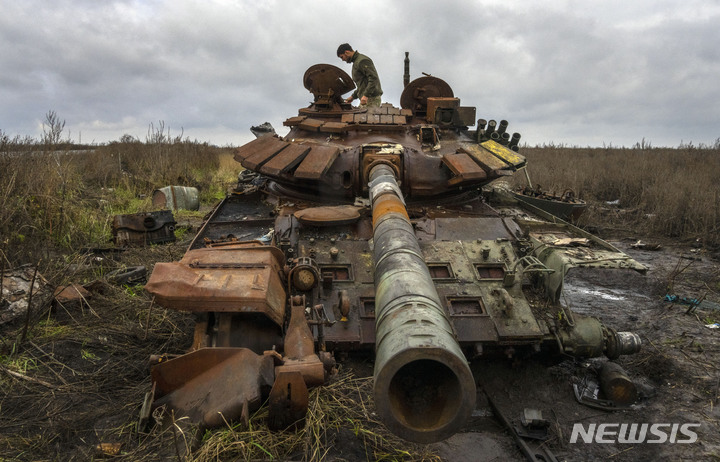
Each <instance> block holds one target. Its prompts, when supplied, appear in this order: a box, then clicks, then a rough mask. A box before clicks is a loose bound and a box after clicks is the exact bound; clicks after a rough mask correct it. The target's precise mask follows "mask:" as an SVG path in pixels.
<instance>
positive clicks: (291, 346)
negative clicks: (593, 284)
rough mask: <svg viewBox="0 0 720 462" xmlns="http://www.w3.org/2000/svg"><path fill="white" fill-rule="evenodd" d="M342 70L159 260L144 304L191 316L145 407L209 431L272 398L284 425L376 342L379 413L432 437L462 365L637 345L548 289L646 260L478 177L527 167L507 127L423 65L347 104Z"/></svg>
mask: <svg viewBox="0 0 720 462" xmlns="http://www.w3.org/2000/svg"><path fill="white" fill-rule="evenodd" d="M338 71H339V69H337V68H335V67H334V66H330V65H318V66H313V67H311V68H310V69H309V70H308V72H307V73H306V75H305V77H304V83H305V85H306V88H308V89H309V90H310V91H311V93H312V94H313V96H314V101H313V103H312V104H311V105H310V106H309V107H304V108H301V109H299V110H298V115H297V116H292V117H290V118H288V119H287V120H286V121H285V122H284V125H285V126H287V127H290V131H289V133H288V134H287V135H286V136H285V137H282V138H281V137H278V136H275V135H266V136H263V137H262V138H258V139H257V140H254V141H252V142H250V143H248V144H246V145H245V146H242V147H240V148H238V149H237V150H236V153H235V159H236V160H237V161H238V162H240V163H241V164H242V165H243V166H244V167H246V168H248V169H249V170H245V171H243V172H242V173H241V175H240V178H239V182H238V185H237V187H236V188H235V191H236V192H235V193H233V194H231V195H229V196H228V197H226V198H225V199H224V200H223V201H222V202H221V203H220V204H219V205H218V206H217V207H216V209H215V210H213V212H212V213H211V214H210V215H209V216H208V218H207V219H206V222H205V223H204V224H203V226H202V228H201V229H200V231H199V232H198V234H197V236H196V237H195V239H194V240H193V242H192V243H191V244H190V248H189V250H188V251H187V253H186V254H185V256H184V257H183V258H182V260H180V261H179V262H175V263H158V264H156V266H155V269H154V271H153V274H152V276H151V277H150V280H149V282H148V284H147V289H148V290H149V291H150V292H151V293H152V294H153V295H154V296H155V301H156V303H159V304H160V305H162V306H164V307H166V308H171V309H177V310H186V311H191V312H194V313H195V315H196V316H197V321H196V327H195V330H194V336H193V343H192V345H191V350H192V353H190V354H189V355H188V357H187V358H186V356H181V357H180V358H176V359H173V360H171V361H167V362H161V363H160V364H159V365H157V366H155V367H154V368H153V381H154V383H155V386H156V388H157V390H158V393H157V395H158V398H157V399H156V400H155V401H156V405H158V403H160V404H162V403H168V405H171V406H173V407H174V408H177V409H178V410H179V411H181V412H184V413H186V414H188V415H192V417H193V419H195V420H196V421H200V422H204V423H206V424H207V423H219V421H218V420H217V418H216V416H217V415H218V414H217V412H222V413H223V416H225V417H227V416H233V417H231V418H234V419H236V420H244V419H245V418H246V416H247V415H248V412H249V409H251V408H252V407H253V406H255V404H254V403H256V402H257V399H268V400H269V401H268V402H269V414H270V417H269V422H268V423H269V425H271V426H272V427H273V428H277V429H285V428H287V427H292V426H294V425H296V424H298V423H299V422H302V419H303V416H304V414H305V411H306V409H307V405H308V402H307V400H308V398H307V396H308V388H310V387H313V386H318V385H322V384H323V383H325V381H326V380H327V378H328V376H329V374H331V373H332V371H333V369H334V364H335V360H334V357H333V354H334V353H338V352H342V353H343V355H344V354H352V353H353V352H355V351H362V352H364V353H368V352H375V353H376V364H375V367H376V376H375V402H376V405H377V409H376V412H377V414H378V415H379V416H380V417H381V418H382V420H383V421H384V422H385V423H386V424H387V425H388V427H389V428H390V429H391V430H392V431H394V432H395V433H396V434H398V435H400V436H402V437H403V438H406V439H409V440H412V441H419V442H432V441H437V440H440V439H442V438H445V437H447V436H449V435H451V434H452V433H454V432H456V431H458V430H460V429H462V427H463V425H464V423H465V420H466V418H467V416H468V415H469V414H470V412H472V408H473V407H474V399H475V388H474V378H473V376H472V374H471V373H470V369H469V367H468V361H471V360H472V361H481V360H483V359H484V358H486V357H491V356H500V357H505V358H509V359H513V358H516V357H526V356H530V355H533V354H565V355H574V356H577V357H588V356H598V355H605V356H607V357H610V358H612V357H617V356H618V355H621V354H632V353H634V352H637V351H638V349H639V348H640V341H639V338H637V336H635V335H634V334H632V333H628V332H616V331H614V330H613V329H612V328H611V327H608V326H604V325H603V324H601V323H600V322H599V321H598V320H596V319H594V318H590V317H583V316H579V315H573V314H572V312H570V311H569V310H567V309H566V308H564V307H563V306H562V305H561V304H560V303H559V301H558V300H559V299H560V296H561V295H562V281H563V278H564V276H565V274H566V273H567V271H568V270H570V269H571V268H574V267H581V266H587V267H622V268H632V269H635V270H642V269H643V267H642V266H641V265H639V264H637V262H634V261H633V260H632V259H630V258H629V257H628V256H627V255H625V254H623V253H622V252H620V251H618V250H617V249H615V248H613V247H612V246H609V245H608V244H607V243H604V242H603V241H601V240H599V239H597V238H595V237H594V236H591V235H589V234H587V233H586V232H584V231H582V230H580V229H578V228H576V227H574V226H572V225H570V224H566V223H564V222H562V221H561V220H558V219H557V218H555V217H553V216H552V215H550V214H547V213H546V212H543V211H542V210H537V209H535V208H533V207H531V206H528V205H526V204H522V203H519V202H518V201H517V200H516V199H515V198H514V197H513V196H512V194H504V193H503V192H502V191H501V190H500V189H501V188H499V187H496V186H495V185H492V184H490V183H491V182H492V181H493V180H495V179H497V178H501V177H504V176H509V175H512V174H514V173H515V172H516V171H517V170H518V169H522V168H523V167H524V166H525V165H526V160H525V158H524V157H523V156H522V155H521V154H518V152H517V149H518V147H517V141H518V140H519V135H517V134H515V135H517V136H515V135H513V136H511V135H510V134H509V132H508V129H509V125H508V123H507V122H506V121H505V120H500V122H499V123H498V122H496V121H495V120H490V121H487V120H485V119H480V120H479V121H478V125H477V130H470V129H469V128H468V127H470V126H472V125H473V122H474V117H475V109H474V108H472V107H463V106H460V100H459V99H458V98H455V97H454V95H453V92H452V89H451V88H450V87H449V85H447V83H445V82H444V81H442V80H440V79H437V78H435V77H422V78H420V79H417V80H416V81H413V82H410V83H409V84H408V85H407V86H406V87H405V90H404V92H403V96H402V98H401V106H402V108H398V107H395V106H393V105H392V104H389V103H384V104H383V105H381V106H380V107H378V108H365V107H353V106H351V105H350V104H348V103H345V102H344V100H343V98H342V92H343V91H349V90H347V88H348V86H347V85H348V84H349V82H347V79H346V75H345V74H344V73H343V72H342V71H339V72H338ZM569 243H572V244H573V246H571V245H569ZM531 283H532V284H531ZM542 291H544V292H545V293H544V296H540V295H539V294H540V293H541V292H542ZM559 312H562V313H563V315H562V316H559V315H558V313H559ZM214 350H218V351H217V352H216V353H212V351H214ZM182 358H185V359H184V360H182V361H177V360H179V359H182ZM174 361H177V362H174ZM186 369H187V370H188V371H191V373H189V374H185V373H183V371H184V370H186ZM481 369H482V368H480V370H481ZM186 375H187V376H186ZM237 375H239V376H242V377H243V379H242V380H240V381H238V383H235V384H231V383H230V379H229V377H231V376H237ZM253 379H254V380H253ZM203 390H205V391H208V392H210V393H211V395H212V398H210V399H209V401H208V403H209V404H202V405H200V406H199V410H197V409H195V408H194V404H193V403H194V401H193V400H199V399H200V397H201V396H204V395H203ZM271 390H272V391H271ZM219 396H226V397H230V398H229V399H228V400H227V401H228V402H227V403H224V402H223V403H221V402H220V401H222V400H221V399H220V398H218V397H219ZM217 408H220V410H219V411H218V409H217Z"/></svg>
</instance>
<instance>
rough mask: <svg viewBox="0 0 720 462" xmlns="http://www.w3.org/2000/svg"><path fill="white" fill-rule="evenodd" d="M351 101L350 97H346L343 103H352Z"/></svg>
mask: <svg viewBox="0 0 720 462" xmlns="http://www.w3.org/2000/svg"><path fill="white" fill-rule="evenodd" d="M352 100H353V97H352V96H348V97H347V99H346V100H345V102H346V103H352Z"/></svg>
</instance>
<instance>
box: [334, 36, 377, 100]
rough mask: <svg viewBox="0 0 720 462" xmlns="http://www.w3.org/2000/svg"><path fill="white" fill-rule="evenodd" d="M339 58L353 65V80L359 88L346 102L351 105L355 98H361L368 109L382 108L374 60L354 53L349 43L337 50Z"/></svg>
mask: <svg viewBox="0 0 720 462" xmlns="http://www.w3.org/2000/svg"><path fill="white" fill-rule="evenodd" d="M337 55H338V58H340V59H342V60H343V61H345V62H346V63H352V64H353V67H352V78H353V80H354V81H355V85H356V86H357V88H356V89H355V91H354V92H353V94H352V95H351V96H349V97H348V98H347V99H346V100H345V102H346V103H350V102H352V101H353V100H354V99H355V98H360V105H361V106H365V105H367V106H368V107H377V106H380V103H381V100H380V96H381V95H382V93H383V92H382V88H381V87H380V78H379V77H378V73H377V70H375V65H374V64H373V62H372V59H370V58H368V57H367V56H365V55H363V54H360V53H358V52H357V51H353V49H352V47H351V46H350V45H348V44H347V43H343V44H342V45H340V46H339V47H338V49H337Z"/></svg>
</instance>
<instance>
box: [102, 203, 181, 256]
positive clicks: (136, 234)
mask: <svg viewBox="0 0 720 462" xmlns="http://www.w3.org/2000/svg"><path fill="white" fill-rule="evenodd" d="M175 224H176V223H175V218H174V217H173V214H172V212H171V211H170V210H160V211H158V212H142V213H133V214H129V215H115V217H114V218H113V225H112V234H113V238H114V240H115V245H116V246H118V247H126V246H134V245H150V244H163V243H167V242H174V241H175Z"/></svg>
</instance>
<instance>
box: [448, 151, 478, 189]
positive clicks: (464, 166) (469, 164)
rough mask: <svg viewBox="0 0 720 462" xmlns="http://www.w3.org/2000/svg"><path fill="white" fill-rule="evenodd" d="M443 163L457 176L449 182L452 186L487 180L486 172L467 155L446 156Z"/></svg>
mask: <svg viewBox="0 0 720 462" xmlns="http://www.w3.org/2000/svg"><path fill="white" fill-rule="evenodd" d="M442 162H443V163H444V164H445V165H447V166H448V168H449V169H450V171H451V172H453V173H454V174H455V177H453V178H450V180H449V181H448V183H449V184H451V185H455V184H459V183H464V182H466V181H480V180H484V179H486V178H487V173H485V170H483V169H482V168H481V167H480V166H479V165H478V164H477V163H476V162H475V161H474V160H473V159H471V158H470V156H468V155H467V154H465V153H459V154H445V155H444V156H443V158H442Z"/></svg>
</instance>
